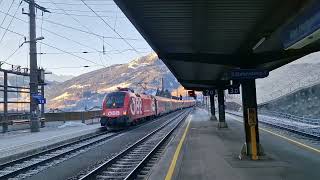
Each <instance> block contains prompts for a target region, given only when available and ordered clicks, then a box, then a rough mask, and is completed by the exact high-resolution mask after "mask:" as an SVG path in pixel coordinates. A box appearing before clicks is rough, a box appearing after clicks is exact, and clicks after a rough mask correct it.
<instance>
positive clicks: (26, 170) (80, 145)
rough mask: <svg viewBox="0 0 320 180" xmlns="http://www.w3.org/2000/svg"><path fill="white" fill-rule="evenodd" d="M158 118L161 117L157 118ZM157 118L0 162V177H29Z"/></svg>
mask: <svg viewBox="0 0 320 180" xmlns="http://www.w3.org/2000/svg"><path fill="white" fill-rule="evenodd" d="M174 113H176V112H174ZM175 116H177V115H175ZM160 119H161V118H159V119H158V120H160ZM158 120H155V121H149V122H147V123H143V124H141V125H138V126H134V127H131V128H128V129H126V130H123V131H119V132H101V133H98V134H95V135H93V136H90V137H86V138H84V139H80V140H77V141H74V142H71V143H67V144H64V145H61V146H58V147H55V148H52V149H48V150H45V151H42V152H40V153H36V154H33V155H30V156H26V157H23V158H20V159H17V160H13V161H10V162H7V163H4V164H1V165H0V179H9V178H12V179H23V178H26V177H30V176H32V175H34V174H36V173H38V172H40V171H42V170H44V169H46V168H48V167H50V166H52V165H53V164H57V163H60V162H62V161H64V160H66V159H68V158H71V157H73V156H76V155H79V154H80V153H82V152H85V151H86V150H88V149H90V148H93V147H96V146H99V145H101V144H104V143H106V142H107V141H109V140H110V139H112V138H115V137H117V136H120V135H121V134H123V133H124V132H126V131H129V130H133V129H136V128H140V127H143V126H144V125H147V124H149V123H153V122H156V121H158Z"/></svg>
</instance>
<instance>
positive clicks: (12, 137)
mask: <svg viewBox="0 0 320 180" xmlns="http://www.w3.org/2000/svg"><path fill="white" fill-rule="evenodd" d="M100 130H101V129H100V124H91V125H86V124H82V123H81V122H66V123H64V124H60V125H59V126H48V127H46V128H41V129H40V132H36V133H31V132H30V130H29V129H28V130H18V131H11V132H8V133H2V134H0V164H2V163H4V162H7V161H10V160H13V159H16V158H19V157H22V156H26V155H29V154H33V153H36V152H39V151H42V150H44V149H46V148H48V147H51V146H54V145H58V144H61V143H65V142H68V141H71V140H75V139H77V138H80V137H83V136H86V135H89V134H92V133H95V132H98V131H100Z"/></svg>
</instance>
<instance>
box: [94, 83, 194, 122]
mask: <svg viewBox="0 0 320 180" xmlns="http://www.w3.org/2000/svg"><path fill="white" fill-rule="evenodd" d="M194 105H195V101H194V100H176V99H170V98H164V97H159V96H152V95H146V94H137V93H134V92H133V91H132V90H130V89H127V88H118V91H115V92H111V93H108V94H107V95H106V97H105V98H104V100H103V105H102V115H101V119H100V123H101V126H103V127H107V128H123V127H127V126H130V125H132V124H137V123H139V121H142V120H145V119H147V120H148V119H151V118H154V117H156V116H160V115H163V114H167V113H170V112H172V111H175V110H178V109H183V108H187V107H192V106H194Z"/></svg>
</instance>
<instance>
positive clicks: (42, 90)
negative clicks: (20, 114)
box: [40, 84, 45, 127]
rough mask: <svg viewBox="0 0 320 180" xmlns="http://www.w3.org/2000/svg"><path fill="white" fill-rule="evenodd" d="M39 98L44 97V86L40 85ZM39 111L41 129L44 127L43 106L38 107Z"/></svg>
mask: <svg viewBox="0 0 320 180" xmlns="http://www.w3.org/2000/svg"><path fill="white" fill-rule="evenodd" d="M41 96H42V97H44V84H41ZM40 108H41V109H40V111H41V127H44V126H45V114H44V104H41V106H40Z"/></svg>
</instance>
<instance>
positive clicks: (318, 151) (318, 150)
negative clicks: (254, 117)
mask: <svg viewBox="0 0 320 180" xmlns="http://www.w3.org/2000/svg"><path fill="white" fill-rule="evenodd" d="M233 119H234V118H233ZM234 120H235V121H238V122H241V123H242V121H240V120H237V119H234ZM259 129H261V130H263V131H266V132H268V133H270V134H273V135H275V136H278V137H281V138H283V139H285V140H287V141H290V142H293V143H295V144H298V145H300V146H302V147H304V148H307V149H309V150H313V151H315V152H317V153H320V149H317V148H314V147H311V146H308V145H306V144H303V143H301V142H299V141H295V140H293V139H290V138H287V137H285V136H282V135H280V134H277V133H274V132H272V131H269V130H267V129H264V128H261V127H259Z"/></svg>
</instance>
